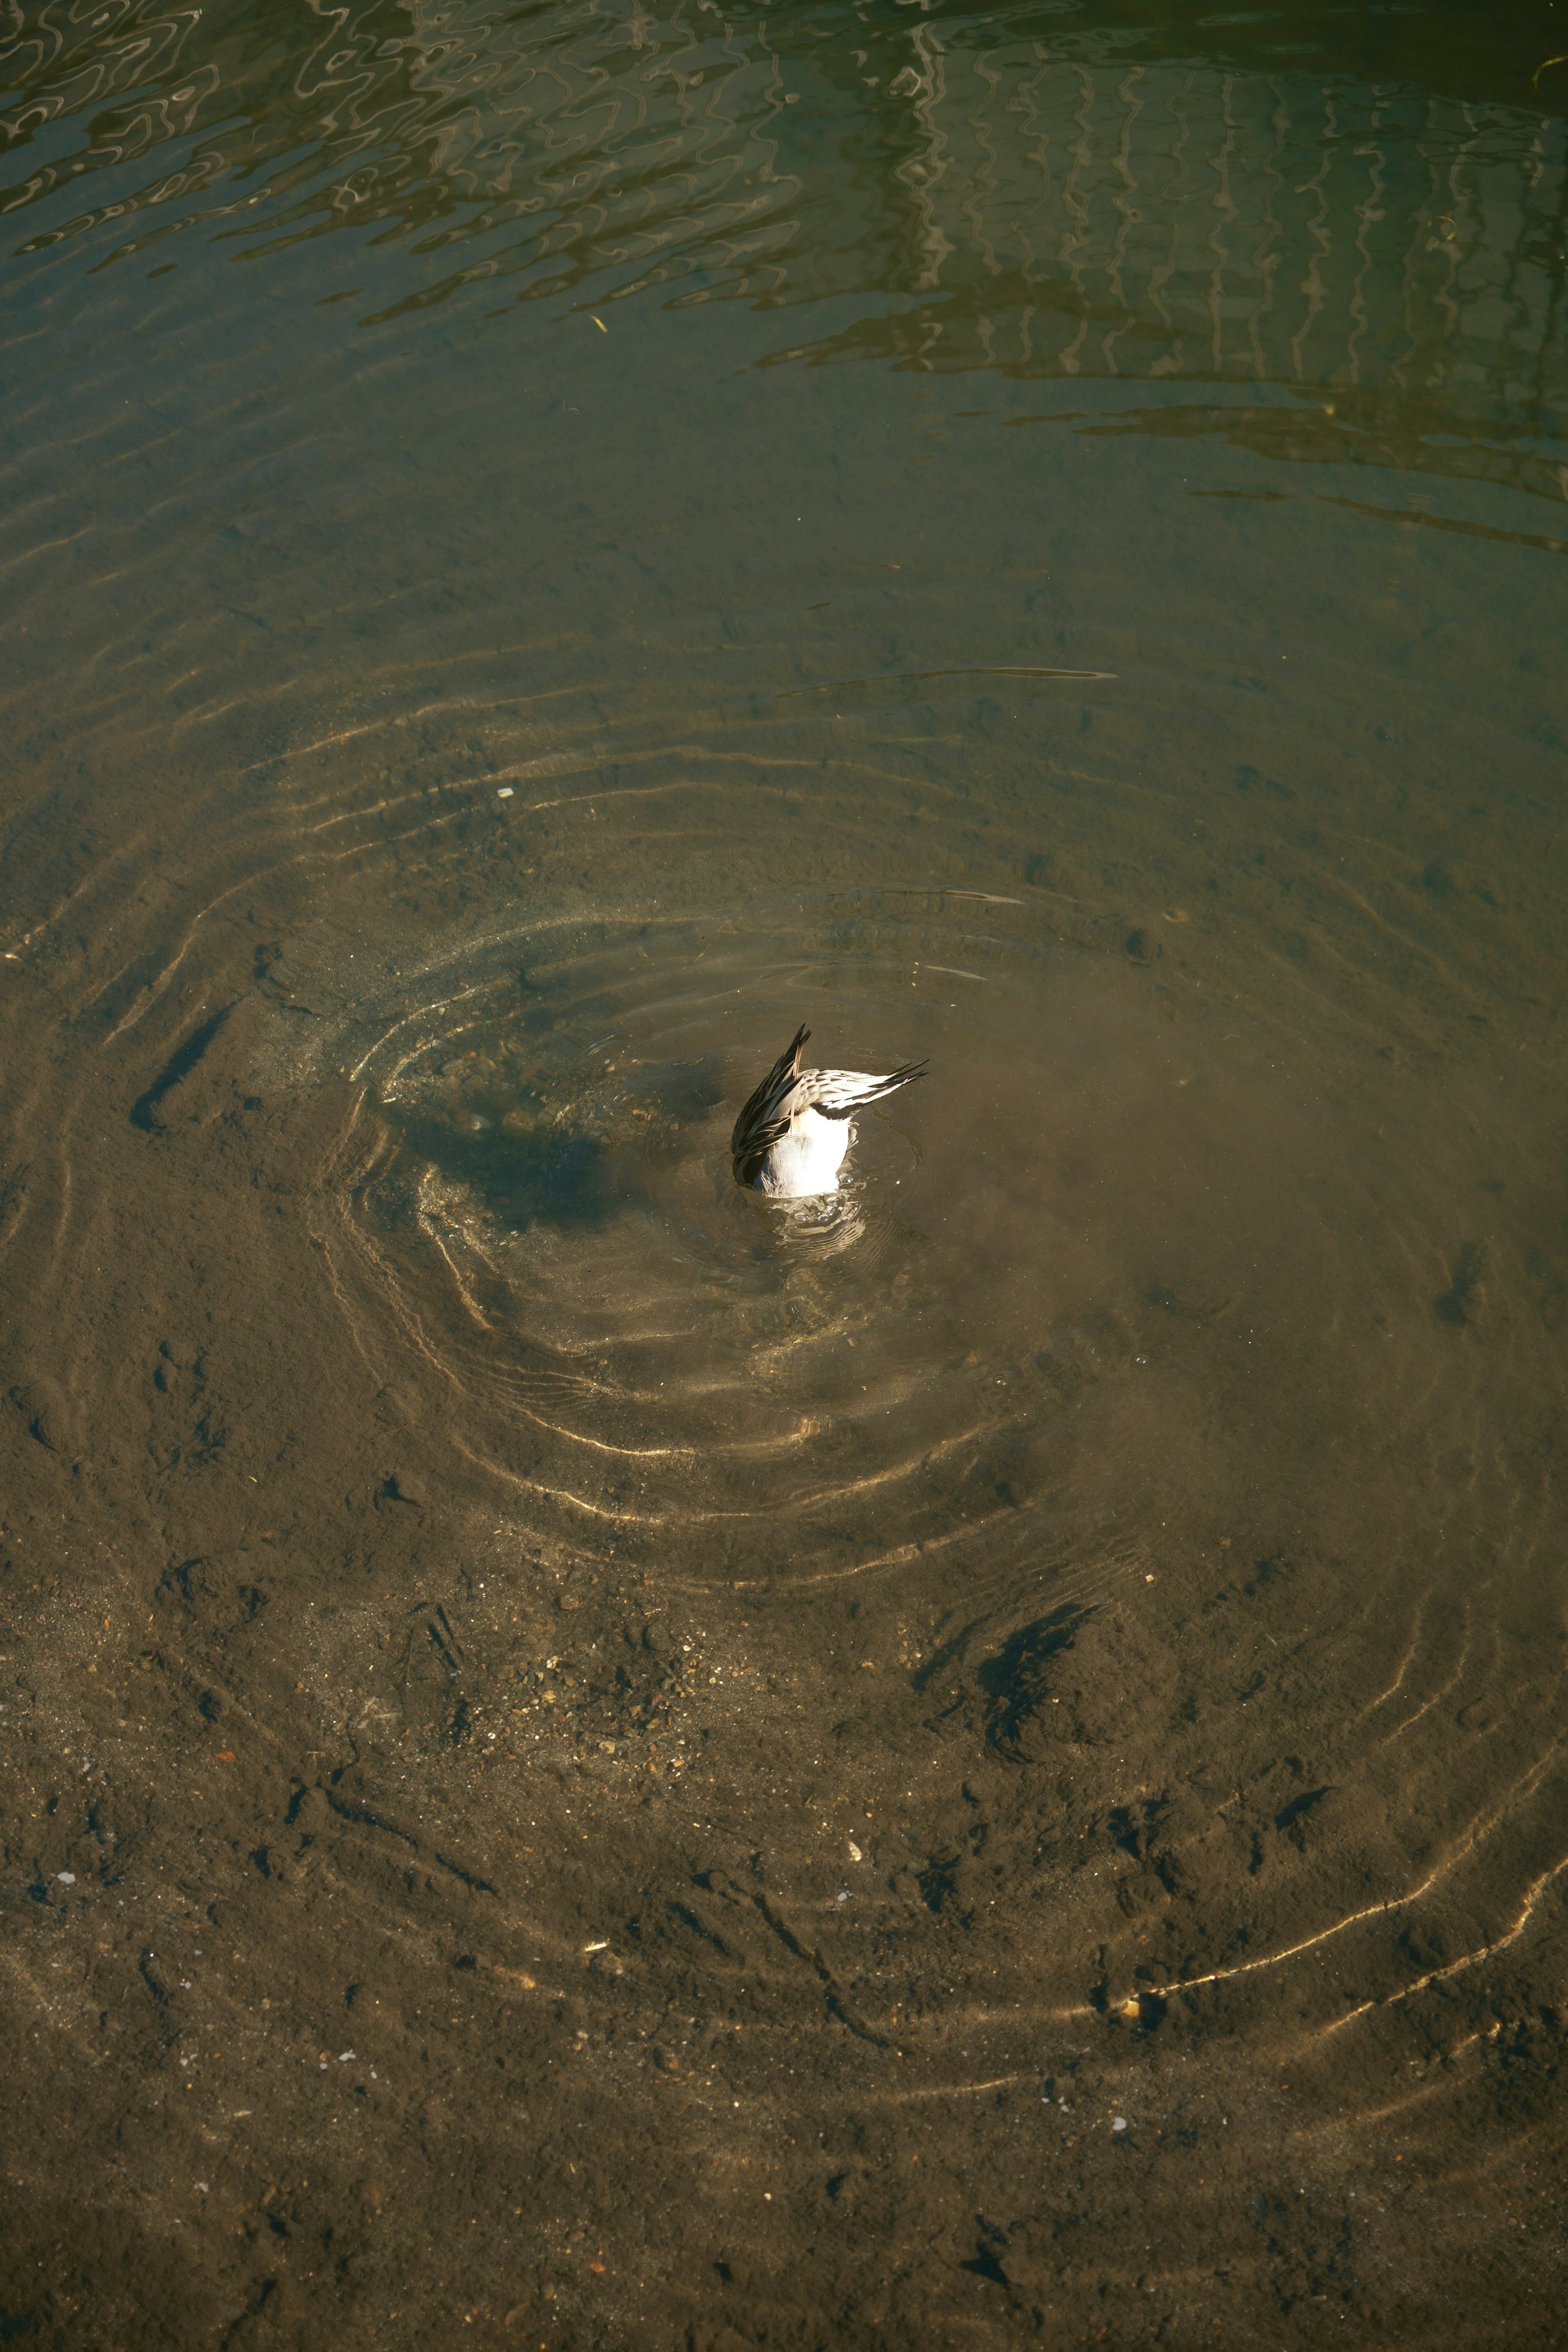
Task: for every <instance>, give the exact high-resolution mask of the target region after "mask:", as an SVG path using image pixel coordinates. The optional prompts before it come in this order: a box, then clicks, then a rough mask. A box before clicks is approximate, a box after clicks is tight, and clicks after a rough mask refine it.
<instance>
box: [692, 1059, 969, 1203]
mask: <svg viewBox="0 0 1568 2352" xmlns="http://www.w3.org/2000/svg"><path fill="white" fill-rule="evenodd" d="M810 1034H811V1032H810V1030H809V1029H802V1030H800V1031H799V1032H798V1033H797V1034H796V1036H795V1042H794V1044H793V1045H790V1046H789V1048H788V1049H787V1051H785V1052H784V1053H783V1054H781V1055H779V1058H778V1060H777V1061H776V1062H775V1063H774V1064H773V1068H772V1069H771V1070H770V1071H769V1072H768V1075H767V1076H766V1077H765V1078H764V1079H763V1082H762V1084H761V1086H759V1087H757V1088H756V1089H755V1090H754V1092H753V1093H752V1095H751V1097H749V1098H748V1100H747V1102H746V1105H745V1108H743V1109H742V1113H741V1116H740V1118H738V1119H737V1120H736V1121H735V1131H734V1133H733V1135H732V1136H731V1139H730V1156H731V1161H732V1162H733V1165H734V1171H735V1181H736V1182H737V1183H738V1184H743V1185H745V1186H747V1187H748V1189H749V1190H751V1191H752V1192H768V1193H771V1194H773V1196H774V1197H775V1198H777V1199H781V1200H800V1199H803V1198H806V1197H808V1196H810V1195H813V1194H817V1193H823V1192H837V1190H838V1171H839V1170H840V1168H842V1166H843V1165H844V1159H845V1154H846V1153H847V1151H848V1150H849V1147H850V1145H851V1144H852V1143H853V1142H854V1140H855V1122H854V1117H853V1114H854V1112H855V1111H856V1110H858V1108H859V1107H860V1106H861V1104H863V1103H871V1102H877V1101H879V1100H880V1098H881V1097H882V1096H883V1095H890V1094H892V1093H893V1092H894V1091H895V1090H896V1089H897V1088H898V1087H907V1086H908V1085H909V1083H910V1080H911V1079H912V1078H918V1077H920V1076H921V1074H922V1072H923V1070H924V1067H925V1065H924V1064H923V1063H919V1064H917V1063H913V1062H907V1063H905V1065H904V1066H903V1067H902V1068H901V1069H898V1070H891V1071H889V1073H888V1074H887V1075H886V1076H880V1077H879V1076H876V1075H875V1074H874V1073H872V1072H871V1071H869V1070H806V1071H805V1072H803V1071H802V1069H801V1066H800V1056H801V1049H802V1047H803V1046H804V1045H805V1041H806V1039H807V1038H808V1037H809V1036H810Z"/></svg>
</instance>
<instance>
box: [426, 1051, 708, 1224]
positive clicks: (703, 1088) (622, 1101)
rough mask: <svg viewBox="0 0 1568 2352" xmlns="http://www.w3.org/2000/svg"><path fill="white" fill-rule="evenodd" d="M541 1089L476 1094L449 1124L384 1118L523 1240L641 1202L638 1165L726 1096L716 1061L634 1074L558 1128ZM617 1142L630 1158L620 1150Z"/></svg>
mask: <svg viewBox="0 0 1568 2352" xmlns="http://www.w3.org/2000/svg"><path fill="white" fill-rule="evenodd" d="M529 1025H530V1026H534V1025H537V1024H532V1023H531V1024H529ZM544 1083H545V1091H544V1092H543V1093H542V1094H541V1095H538V1096H533V1097H524V1098H521V1099H520V1098H516V1097H513V1098H511V1099H510V1100H509V1099H503V1098H502V1097H500V1095H498V1094H496V1093H494V1092H492V1091H489V1090H487V1089H486V1088H485V1087H483V1086H482V1085H480V1086H478V1087H475V1088H474V1089H473V1090H472V1091H470V1092H468V1093H466V1094H464V1095H462V1096H461V1097H459V1098H458V1101H457V1102H456V1103H455V1104H454V1105H453V1107H452V1108H451V1109H450V1110H449V1111H448V1112H447V1114H446V1115H441V1114H437V1113H436V1112H433V1111H429V1110H425V1109H421V1108H416V1107H412V1106H409V1105H405V1104H401V1103H384V1104H383V1105H382V1106H381V1109H382V1116H383V1117H384V1118H385V1119H387V1120H388V1122H389V1123H390V1124H391V1125H392V1126H393V1127H394V1128H395V1130H396V1132H397V1133H398V1134H399V1135H400V1136H401V1137H402V1139H403V1140H404V1142H405V1144H406V1145H407V1146H408V1148H409V1150H411V1151H413V1152H416V1154H417V1155H418V1156H419V1158H420V1159H421V1160H426V1161H428V1162H429V1163H430V1165H431V1166H433V1167H436V1168H438V1169H439V1170H440V1171H441V1173H442V1174H443V1175H444V1176H447V1177H449V1178H450V1179H451V1181H453V1182H454V1183H456V1184H460V1185H462V1186H463V1188H464V1189H465V1191H467V1192H468V1193H469V1194H470V1195H471V1196H472V1198H473V1199H474V1200H475V1201H476V1202H479V1205H480V1206H481V1207H482V1208H483V1209H485V1210H486V1211H487V1212H488V1213H489V1215H490V1216H492V1217H494V1218H495V1219H496V1220H497V1221H498V1222H499V1223H501V1224H503V1225H507V1226H509V1227H510V1228H511V1230H512V1231H514V1232H518V1233H522V1232H526V1231H527V1229H528V1227H529V1226H530V1225H534V1224H550V1225H559V1226H576V1227H582V1226H590V1225H603V1224H605V1223H608V1222H609V1220H610V1219H611V1218H612V1217H615V1216H620V1215H624V1214H625V1213H626V1210H627V1209H628V1207H636V1206H637V1204H638V1203H639V1202H644V1201H645V1200H646V1198H647V1195H646V1192H645V1188H644V1186H643V1185H642V1184H641V1182H639V1181H638V1178H637V1165H638V1155H646V1156H647V1157H648V1158H649V1159H651V1158H654V1157H656V1156H658V1154H659V1152H660V1151H661V1150H668V1149H671V1148H673V1147H674V1145H675V1144H676V1142H677V1140H678V1139H679V1133H680V1130H681V1129H683V1128H685V1127H686V1126H688V1125H689V1124H691V1123H692V1122H693V1121H695V1120H697V1119H700V1118H704V1117H705V1116H706V1114H707V1113H708V1112H709V1111H710V1110H711V1108H712V1107H713V1105H714V1104H715V1103H716V1102H719V1101H720V1100H721V1099H722V1095H723V1087H722V1084H721V1072H720V1066H719V1062H718V1059H717V1057H716V1056H715V1055H702V1056H701V1057H700V1059H695V1060H693V1061H692V1062H690V1063H687V1064H678V1065H675V1066H664V1067H656V1068H654V1069H651V1070H641V1071H638V1073H637V1080H636V1086H635V1089H632V1090H629V1091H628V1090H623V1091H622V1092H621V1093H619V1094H617V1095H612V1096H608V1097H605V1099H603V1100H602V1101H600V1102H599V1103H597V1104H590V1105H586V1106H584V1108H583V1111H582V1115H581V1116H580V1117H574V1123H572V1124H561V1125H558V1124H556V1111H555V1110H554V1109H553V1108H552V1098H551V1096H550V1093H549V1091H548V1082H547V1081H546V1082H544ZM617 1139H618V1140H619V1141H621V1142H623V1143H624V1144H626V1146H627V1147H629V1148H628V1149H626V1150H617V1149H616V1142H617Z"/></svg>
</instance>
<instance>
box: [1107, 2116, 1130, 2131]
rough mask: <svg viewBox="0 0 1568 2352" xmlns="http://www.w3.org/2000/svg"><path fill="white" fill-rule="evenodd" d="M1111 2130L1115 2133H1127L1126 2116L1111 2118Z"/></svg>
mask: <svg viewBox="0 0 1568 2352" xmlns="http://www.w3.org/2000/svg"><path fill="white" fill-rule="evenodd" d="M1110 2128H1111V2130H1112V2131H1113V2132H1123V2131H1125V2130H1126V2129H1127V2118H1126V2116H1111V2118H1110Z"/></svg>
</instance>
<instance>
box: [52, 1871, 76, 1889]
mask: <svg viewBox="0 0 1568 2352" xmlns="http://www.w3.org/2000/svg"><path fill="white" fill-rule="evenodd" d="M55 1875H56V1876H57V1877H58V1880H59V1882H60V1885H62V1886H74V1885H76V1873H75V1871H74V1870H61V1871H57V1872H56V1874H55Z"/></svg>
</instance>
